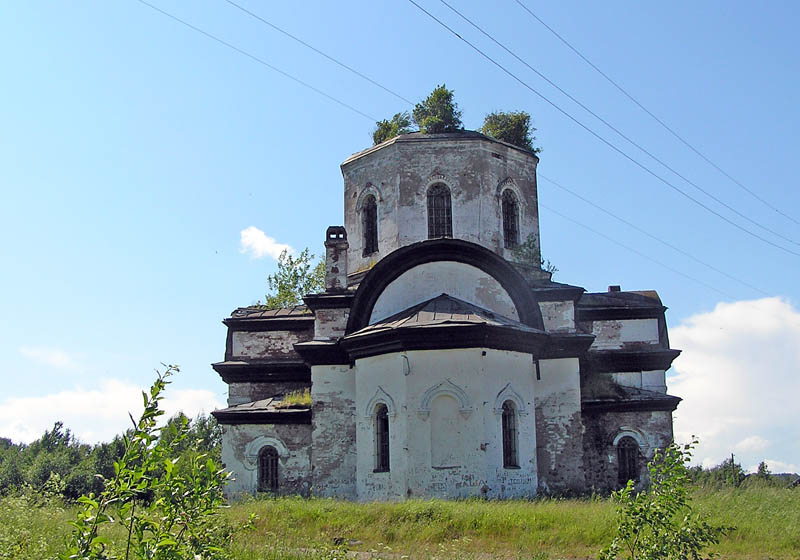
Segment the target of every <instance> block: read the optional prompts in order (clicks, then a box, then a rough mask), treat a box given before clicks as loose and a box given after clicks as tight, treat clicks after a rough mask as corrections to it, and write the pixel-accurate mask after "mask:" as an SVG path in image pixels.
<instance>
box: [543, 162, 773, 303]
mask: <svg viewBox="0 0 800 560" xmlns="http://www.w3.org/2000/svg"><path fill="white" fill-rule="evenodd" d="M537 176H538V177H539V178H541V179H544V180H545V181H547V182H548V183H551V184H552V185H555V186H556V187H558V188H559V189H561V190H563V191H566V192H568V193H569V194H571V195H572V196H574V197H576V198H578V199H580V200H582V201H583V202H585V203H586V204H588V205H590V206H592V207H594V208H596V209H598V210H600V211H601V212H603V213H605V214H607V215H609V216H611V217H612V218H614V219H615V220H618V221H620V222H622V223H623V224H625V225H626V226H628V227H631V228H633V229H635V230H636V231H638V232H640V233H642V234H644V235H646V236H647V237H649V238H650V239H653V240H655V241H658V242H659V243H661V244H662V245H664V246H666V247H669V248H670V249H672V250H673V251H677V252H678V253H680V254H681V255H683V256H685V257H687V258H690V259H692V260H693V261H695V262H696V263H699V264H701V265H703V266H705V267H706V268H708V269H710V270H713V271H714V272H717V273H719V274H722V275H723V276H725V277H726V278H729V279H731V280H733V281H734V282H738V283H739V284H741V285H743V286H746V287H748V288H750V289H751V290H755V291H756V292H758V293H760V294H762V295H765V296H769V295H771V294H769V293H768V292H765V291H764V290H762V289H761V288H758V287H756V286H753V285H752V284H750V283H748V282H745V281H744V280H741V279H739V278H736V277H735V276H732V275H730V274H728V273H727V272H725V271H724V270H720V269H719V268H717V267H715V266H713V265H710V264H708V263H707V262H705V261H704V260H702V259H699V258H697V257H695V256H694V255H692V254H691V253H688V252H686V251H684V250H683V249H681V248H680V247H676V246H675V245H673V244H672V243H670V242H669V241H665V240H663V239H661V238H660V237H658V236H656V235H653V234H652V233H650V232H649V231H647V230H645V229H643V228H641V227H639V226H637V225H636V224H634V223H631V222H629V221H628V220H626V219H625V218H622V217H620V216H618V215H616V214H615V213H613V212H612V211H611V210H608V209H606V208H603V207H602V206H600V205H599V204H596V203H594V202H592V201H591V200H589V199H588V198H585V197H583V196H582V195H580V194H578V193H576V192H575V191H573V190H571V189H568V188H567V187H565V186H564V185H562V184H561V183H559V182H558V181H555V180H553V179H550V178H549V177H546V176H544V175H542V173H541V172H539V173H537Z"/></svg>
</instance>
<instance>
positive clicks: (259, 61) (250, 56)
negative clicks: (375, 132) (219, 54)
mask: <svg viewBox="0 0 800 560" xmlns="http://www.w3.org/2000/svg"><path fill="white" fill-rule="evenodd" d="M137 1H138V2H140V3H141V4H144V5H145V6H147V7H148V8H151V9H153V10H155V11H156V12H158V13H160V14H163V15H165V16H167V17H168V18H170V19H173V20H175V21H177V22H178V23H181V24H183V25H185V26H186V27H188V28H189V29H192V30H194V31H197V32H198V33H201V34H203V35H205V36H206V37H208V38H209V39H212V40H214V41H216V42H217V43H220V44H221V45H225V46H226V47H228V48H229V49H232V50H234V51H236V52H238V53H239V54H243V55H244V56H246V57H247V58H249V59H251V60H254V61H256V62H258V63H259V64H261V65H262V66H266V67H267V68H269V69H270V70H273V71H275V72H277V73H278V74H281V75H282V76H285V77H286V78H289V79H290V80H292V81H294V82H297V83H298V84H300V85H301V86H304V87H306V88H308V89H310V90H311V91H313V92H315V93H318V94H320V95H322V96H323V97H326V98H328V99H330V100H331V101H333V102H334V103H338V104H339V105H341V106H342V107H345V108H346V109H350V110H351V111H353V112H354V113H357V114H359V115H361V116H362V117H365V118H367V119H369V120H370V121H372V122H377V119H376V118H375V117H371V116H369V115H368V114H366V113H364V112H362V111H359V110H358V109H356V108H355V107H353V106H352V105H348V104H347V103H345V102H344V101H341V100H339V99H337V98H335V97H333V96H332V95H329V94H327V93H325V92H324V91H322V90H321V89H319V88H316V87H314V86H312V85H311V84H309V83H307V82H304V81H303V80H301V79H300V78H296V77H294V76H292V75H291V74H289V73H288V72H284V71H283V70H281V69H280V68H277V67H275V66H273V65H272V64H270V63H269V62H267V61H266V60H264V59H262V58H259V57H257V56H255V55H254V54H250V53H249V52H247V51H245V50H242V49H240V48H239V47H237V46H235V45H232V44H230V43H228V42H227V41H224V40H223V39H220V38H219V37H217V36H215V35H212V34H211V33H209V32H207V31H204V30H202V29H200V28H199V27H196V26H194V25H192V24H191V23H189V22H186V21H184V20H182V19H181V18H179V17H178V16H174V15H172V14H170V13H169V12H165V11H164V10H162V9H161V8H158V7H156V6H154V5H152V4H150V3H149V2H146V1H145V0H137Z"/></svg>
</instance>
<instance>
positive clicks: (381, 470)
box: [372, 469, 389, 473]
mask: <svg viewBox="0 0 800 560" xmlns="http://www.w3.org/2000/svg"><path fill="white" fill-rule="evenodd" d="M372 472H374V473H381V472H389V469H373V470H372Z"/></svg>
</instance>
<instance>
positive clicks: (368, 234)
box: [361, 195, 378, 257]
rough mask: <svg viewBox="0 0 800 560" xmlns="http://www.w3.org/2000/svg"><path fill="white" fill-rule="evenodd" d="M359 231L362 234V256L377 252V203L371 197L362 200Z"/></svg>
mask: <svg viewBox="0 0 800 560" xmlns="http://www.w3.org/2000/svg"><path fill="white" fill-rule="evenodd" d="M361 229H362V231H363V232H364V251H363V255H362V256H365V257H366V256H367V255H371V254H372V253H375V252H377V251H378V203H377V202H376V201H375V197H374V196H372V195H369V196H367V198H366V199H364V206H363V207H362V209H361Z"/></svg>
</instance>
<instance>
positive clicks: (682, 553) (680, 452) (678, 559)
mask: <svg viewBox="0 0 800 560" xmlns="http://www.w3.org/2000/svg"><path fill="white" fill-rule="evenodd" d="M696 444H697V441H693V442H692V443H690V444H687V445H684V446H682V447H681V446H679V445H676V444H674V443H672V444H670V445H669V446H667V448H666V449H664V450H663V451H662V450H658V451H656V453H655V456H654V457H653V460H652V461H650V463H649V464H648V466H647V468H648V470H649V472H650V487H649V488H648V489H647V490H645V491H643V492H639V493H637V492H636V491H635V489H634V482H633V481H632V480H629V481H628V484H627V485H626V486H625V487H624V488H623V489H621V490H619V491H617V492H614V494H613V495H612V497H613V499H614V501H615V502H616V503H617V530H616V535H615V536H614V539H613V540H612V541H611V543H610V544H609V545H608V546H607V547H606V548H605V549H603V551H602V552H601V553H600V557H599V558H600V560H616V559H618V558H625V559H629V560H686V559H692V560H700V559H701V558H703V550H704V549H705V548H706V547H708V546H709V545H712V544H717V543H719V540H720V538H721V537H723V536H724V535H726V534H728V533H729V532H730V531H732V530H733V527H727V526H724V525H720V526H713V525H710V524H709V523H708V522H707V521H706V520H705V519H703V518H701V517H700V516H699V515H697V514H696V513H694V512H693V510H692V506H691V503H690V498H689V490H688V487H687V485H688V483H689V471H688V469H687V468H686V463H687V462H689V461H690V460H691V450H692V449H693V448H694V446H695V445H696ZM708 557H710V556H708Z"/></svg>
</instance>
